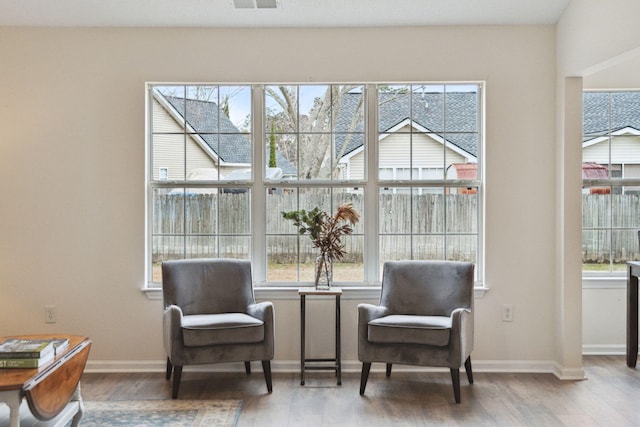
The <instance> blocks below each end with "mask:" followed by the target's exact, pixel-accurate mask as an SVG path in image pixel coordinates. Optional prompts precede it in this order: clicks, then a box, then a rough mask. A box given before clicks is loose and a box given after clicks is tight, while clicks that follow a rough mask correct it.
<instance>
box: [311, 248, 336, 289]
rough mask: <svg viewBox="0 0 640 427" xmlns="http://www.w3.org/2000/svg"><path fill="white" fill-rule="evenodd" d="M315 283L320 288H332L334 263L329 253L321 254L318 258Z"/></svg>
mask: <svg viewBox="0 0 640 427" xmlns="http://www.w3.org/2000/svg"><path fill="white" fill-rule="evenodd" d="M315 268H316V271H315V278H316V280H315V284H316V289H318V290H327V289H330V288H331V280H332V275H333V265H332V263H331V260H329V257H327V254H324V253H322V254H320V255H319V256H318V257H317V258H316V267H315Z"/></svg>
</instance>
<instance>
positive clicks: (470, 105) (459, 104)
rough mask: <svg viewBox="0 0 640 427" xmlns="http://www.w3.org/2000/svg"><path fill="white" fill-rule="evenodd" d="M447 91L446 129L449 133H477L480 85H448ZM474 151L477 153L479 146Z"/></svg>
mask: <svg viewBox="0 0 640 427" xmlns="http://www.w3.org/2000/svg"><path fill="white" fill-rule="evenodd" d="M445 91H446V93H445V126H446V129H445V130H446V131H447V132H449V133H451V132H456V133H459V132H465V133H477V132H478V130H479V126H478V105H480V103H479V98H478V97H479V94H478V92H479V87H478V85H446V88H445ZM473 151H474V152H475V153H477V147H476V148H475V149H474V150H473Z"/></svg>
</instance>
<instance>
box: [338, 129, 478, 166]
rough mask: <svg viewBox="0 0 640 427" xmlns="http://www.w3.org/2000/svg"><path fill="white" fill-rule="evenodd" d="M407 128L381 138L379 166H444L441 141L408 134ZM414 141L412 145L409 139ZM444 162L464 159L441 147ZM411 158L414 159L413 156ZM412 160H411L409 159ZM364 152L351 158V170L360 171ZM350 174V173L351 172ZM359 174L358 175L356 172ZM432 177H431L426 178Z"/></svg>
mask: <svg viewBox="0 0 640 427" xmlns="http://www.w3.org/2000/svg"><path fill="white" fill-rule="evenodd" d="M408 131H409V127H408V126H407V127H404V128H402V129H401V130H400V131H398V132H396V133H393V134H388V135H387V136H386V137H385V138H383V139H382V140H380V146H379V159H380V160H379V162H378V167H379V168H380V169H384V168H394V167H395V168H409V167H413V168H440V169H442V168H443V158H442V156H443V150H442V143H440V142H439V141H437V140H435V139H433V138H431V137H430V136H429V135H425V134H422V133H413V134H410V133H408ZM412 140H413V148H412V144H411V141H412ZM444 152H445V155H446V160H447V164H451V163H463V162H466V161H467V159H466V158H465V157H463V156H461V155H460V154H458V153H456V152H455V151H453V150H451V149H450V148H447V149H446V150H444ZM412 158H413V159H412ZM412 160H413V161H412ZM363 170H364V152H360V153H358V154H356V155H354V156H353V157H352V158H351V164H350V171H351V173H363ZM352 176H353V175H352ZM356 176H359V175H356ZM429 178H432V177H429Z"/></svg>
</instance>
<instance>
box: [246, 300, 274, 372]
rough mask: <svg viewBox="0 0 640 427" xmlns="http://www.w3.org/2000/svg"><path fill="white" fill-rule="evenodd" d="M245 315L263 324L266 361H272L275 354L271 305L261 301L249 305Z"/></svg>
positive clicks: (268, 302)
mask: <svg viewBox="0 0 640 427" xmlns="http://www.w3.org/2000/svg"><path fill="white" fill-rule="evenodd" d="M247 314H248V315H249V316H251V317H255V318H256V319H260V320H262V321H263V322H264V341H265V354H266V360H271V359H273V356H274V352H275V337H274V336H275V319H274V315H273V303H272V302H270V301H263V302H259V303H255V304H250V305H249V307H247Z"/></svg>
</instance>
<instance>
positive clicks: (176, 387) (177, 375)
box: [171, 366, 182, 399]
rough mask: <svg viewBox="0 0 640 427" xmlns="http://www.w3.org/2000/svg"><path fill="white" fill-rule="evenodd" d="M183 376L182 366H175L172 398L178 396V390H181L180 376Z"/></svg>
mask: <svg viewBox="0 0 640 427" xmlns="http://www.w3.org/2000/svg"><path fill="white" fill-rule="evenodd" d="M181 377H182V366H174V367H173V390H172V391H171V398H172V399H177V398H178V390H180V378H181Z"/></svg>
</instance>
